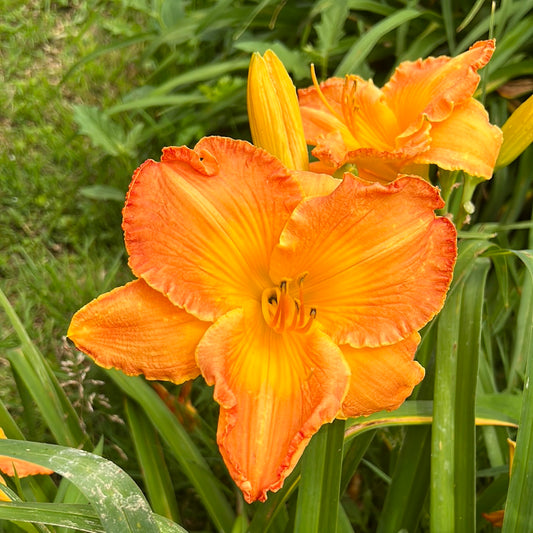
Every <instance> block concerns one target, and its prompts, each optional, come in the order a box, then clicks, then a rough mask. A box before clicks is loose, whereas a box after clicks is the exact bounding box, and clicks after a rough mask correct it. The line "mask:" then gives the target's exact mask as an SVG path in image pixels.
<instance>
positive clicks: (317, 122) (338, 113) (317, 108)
mask: <svg viewBox="0 0 533 533" xmlns="http://www.w3.org/2000/svg"><path fill="white" fill-rule="evenodd" d="M343 88H344V80H343V79H342V78H330V79H328V80H326V81H325V82H322V83H321V84H320V91H321V92H322V94H323V96H324V98H325V99H326V101H327V104H328V105H326V104H325V103H324V100H323V99H322V98H321V97H320V94H319V91H318V90H317V89H316V87H314V86H312V87H308V88H306V89H299V90H298V101H299V104H300V112H301V114H302V122H303V126H304V133H305V138H306V140H307V144H317V143H318V137H320V136H321V135H323V134H327V133H331V132H334V131H343V132H344V134H347V133H348V129H347V127H346V125H345V124H344V116H343V110H342V92H343Z"/></svg>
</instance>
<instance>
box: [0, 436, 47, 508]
mask: <svg viewBox="0 0 533 533" xmlns="http://www.w3.org/2000/svg"><path fill="white" fill-rule="evenodd" d="M5 438H7V437H6V434H5V433H4V430H3V429H2V428H0V439H5ZM0 472H2V473H4V474H6V476H14V475H15V474H16V475H17V476H18V477H26V476H35V475H37V474H43V475H50V474H53V473H54V471H53V470H50V469H49V468H45V467H44V466H39V465H36V464H35V463H29V462H28V461H23V460H21V459H13V458H12V457H8V456H7V455H0ZM0 479H1V478H0ZM2 494H3V492H2V490H1V489H0V496H1V495H2ZM4 496H5V495H4ZM0 501H11V500H10V499H9V498H8V497H7V496H5V497H4V498H2V497H0Z"/></svg>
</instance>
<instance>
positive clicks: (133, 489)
mask: <svg viewBox="0 0 533 533" xmlns="http://www.w3.org/2000/svg"><path fill="white" fill-rule="evenodd" d="M0 455H7V456H8V457H13V458H15V459H22V460H25V461H30V462H32V463H36V464H38V465H41V466H44V467H47V468H50V469H52V470H54V471H55V472H57V473H58V474H61V475H62V476H63V477H65V478H67V479H68V480H69V481H71V482H72V483H73V484H74V485H76V486H77V487H78V488H79V489H80V490H81V491H82V492H83V494H84V495H85V496H86V497H87V499H88V500H89V502H90V503H91V505H92V506H93V508H94V510H95V511H96V513H97V514H98V516H99V518H100V521H101V523H102V526H103V527H104V530H105V531H109V532H113V531H120V532H124V533H130V532H136V531H137V532H142V533H159V532H160V529H159V527H158V525H157V523H156V521H155V518H154V515H153V513H152V510H151V509H150V506H149V505H148V502H147V501H146V499H145V497H144V495H143V493H142V492H141V490H140V489H139V487H138V486H137V485H136V484H135V482H134V481H133V480H132V479H131V478H130V477H129V476H128V475H127V474H126V473H125V472H124V471H123V470H122V469H120V468H119V467H118V466H117V465H115V464H114V463H112V462H111V461H108V460H106V459H104V458H102V457H99V456H98V455H94V454H92V453H88V452H85V451H83V450H76V449H74V448H67V447H64V446H56V445H54V444H42V443H37V442H28V441H16V440H10V439H6V440H2V441H0ZM175 531H180V530H179V529H175Z"/></svg>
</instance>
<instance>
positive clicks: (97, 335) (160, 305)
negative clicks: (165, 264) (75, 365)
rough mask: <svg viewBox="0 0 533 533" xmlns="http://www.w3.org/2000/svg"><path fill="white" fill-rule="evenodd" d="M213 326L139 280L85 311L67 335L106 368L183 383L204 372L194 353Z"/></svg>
mask: <svg viewBox="0 0 533 533" xmlns="http://www.w3.org/2000/svg"><path fill="white" fill-rule="evenodd" d="M209 326H210V323H209V322H202V321H201V320H198V319H197V318H195V317H193V316H192V315H190V314H189V313H187V312H186V311H184V310H183V309H180V308H178V307H176V306H175V305H173V304H172V303H170V301H169V300H168V299H167V298H165V297H164V296H163V295H162V294H161V293H159V292H157V291H155V290H154V289H152V288H150V287H149V286H148V285H147V284H146V283H145V282H144V281H143V280H136V281H132V282H130V283H128V284H127V285H124V286H123V287H119V288H117V289H114V290H112V291H111V292H108V293H106V294H103V295H102V296H100V297H98V298H97V299H96V300H93V301H92V302H90V303H89V304H87V305H86V306H85V307H83V308H82V309H80V310H79V311H78V312H77V313H76V314H75V315H74V317H73V318H72V322H71V324H70V327H69V330H68V333H67V335H68V337H69V338H70V339H71V340H72V341H73V342H74V344H75V345H76V346H77V348H78V349H79V350H81V351H82V352H84V353H86V354H87V355H89V356H90V357H92V358H93V359H94V360H95V362H96V363H97V364H99V365H100V366H103V367H104V368H112V367H113V368H118V369H119V370H122V372H124V373H125V374H128V375H138V374H144V375H145V376H146V377H147V378H148V379H161V380H168V381H173V382H174V383H182V382H184V381H187V380H188V379H193V378H195V377H197V376H198V375H199V373H200V371H199V369H198V367H197V366H196V361H195V358H194V351H195V349H196V346H197V344H198V342H199V340H200V339H201V337H202V335H203V334H204V332H205V330H206V329H207V328H208V327H209Z"/></svg>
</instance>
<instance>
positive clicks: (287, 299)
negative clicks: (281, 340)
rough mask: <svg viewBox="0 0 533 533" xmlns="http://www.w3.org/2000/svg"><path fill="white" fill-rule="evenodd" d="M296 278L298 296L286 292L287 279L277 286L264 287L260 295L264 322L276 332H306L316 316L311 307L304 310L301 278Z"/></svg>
mask: <svg viewBox="0 0 533 533" xmlns="http://www.w3.org/2000/svg"><path fill="white" fill-rule="evenodd" d="M304 277H305V276H301V277H300V279H299V280H298V291H299V294H298V298H293V297H292V296H291V295H290V294H289V293H288V284H289V281H288V280H283V281H282V282H281V283H280V284H279V287H272V288H270V289H265V290H264V291H263V294H262V296H261V309H262V311H263V316H264V318H265V320H266V323H267V324H268V325H269V326H270V327H271V328H272V329H273V330H274V331H275V332H276V333H284V332H286V331H296V332H298V333H306V332H307V331H309V330H310V329H311V326H312V325H313V321H314V319H315V317H316V309H315V308H314V307H313V308H311V310H310V311H309V313H306V312H305V307H304V303H303V279H304Z"/></svg>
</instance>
